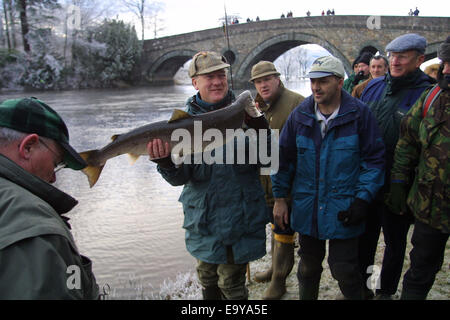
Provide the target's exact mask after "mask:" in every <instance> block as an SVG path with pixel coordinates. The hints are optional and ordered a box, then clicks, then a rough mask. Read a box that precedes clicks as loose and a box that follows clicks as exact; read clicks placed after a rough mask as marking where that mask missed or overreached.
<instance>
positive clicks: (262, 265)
mask: <svg viewBox="0 0 450 320" xmlns="http://www.w3.org/2000/svg"><path fill="white" fill-rule="evenodd" d="M411 235H412V228H411V230H410V232H409V234H408V246H407V251H406V252H407V254H406V256H405V263H404V266H403V271H402V276H401V280H400V283H399V288H398V290H397V293H396V294H395V296H394V299H395V300H397V299H399V298H400V294H401V288H402V279H403V275H404V273H405V272H406V270H408V268H409V264H410V261H409V252H410V251H411V249H412V246H411ZM384 249H385V245H384V240H383V235H382V234H381V236H380V239H379V242H378V249H377V253H376V257H375V265H376V266H379V267H380V268H381V262H382V258H383V253H384ZM297 250H298V247H297V248H296V251H297ZM267 252H270V240H269V239H268V241H267ZM298 261H299V258H298V255H297V254H295V264H294V268H293V270H292V272H291V273H290V275H289V277H288V278H287V280H286V289H287V292H286V294H285V295H284V296H283V298H282V300H298V280H297V275H296V272H297V267H298ZM326 261H327V257H325V259H324V263H323V266H324V271H323V273H322V279H321V282H320V290H319V300H335V299H336V298H337V297H339V296H340V290H339V287H338V285H337V282H336V280H334V279H333V277H332V276H331V273H330V269H329V267H328V265H327V262H326ZM270 264H271V256H270V254H267V255H266V256H264V257H263V258H261V259H259V260H257V261H254V262H252V263H251V264H250V273H251V281H250V282H249V283H247V287H248V291H249V300H261V299H262V296H263V294H264V291H265V290H266V289H267V287H268V285H269V284H268V283H257V282H255V281H254V280H253V277H254V275H255V273H256V272H258V271H264V270H266V269H267V268H269V266H270ZM148 298H149V299H163V300H199V299H201V288H200V285H199V283H198V281H197V277H196V275H195V274H193V273H188V274H179V275H177V277H176V279H175V280H166V281H165V282H164V284H163V285H162V286H161V290H160V292H159V294H157V295H153V296H152V297H148ZM449 299H450V244H449V243H447V246H446V250H445V258H444V263H443V265H442V268H441V271H439V272H438V274H437V276H436V280H435V282H434V285H433V288H432V289H431V291H430V293H429V294H428V300H449Z"/></svg>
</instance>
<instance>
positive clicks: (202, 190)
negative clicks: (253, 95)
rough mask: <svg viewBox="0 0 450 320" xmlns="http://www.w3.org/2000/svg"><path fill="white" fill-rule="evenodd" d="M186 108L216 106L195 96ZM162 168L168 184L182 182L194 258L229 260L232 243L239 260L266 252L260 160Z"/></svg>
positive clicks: (197, 110)
mask: <svg viewBox="0 0 450 320" xmlns="http://www.w3.org/2000/svg"><path fill="white" fill-rule="evenodd" d="M196 97H198V96H196ZM197 100H198V99H197ZM186 110H187V112H188V113H190V114H199V113H203V112H208V111H211V110H212V109H211V110H209V109H208V107H207V106H204V105H201V104H200V103H197V101H196V99H195V98H194V97H191V98H189V99H188V101H187V109H186ZM268 141H270V135H268ZM222 149H223V150H222V151H224V150H226V148H222ZM220 150H221V149H220V148H218V149H215V151H216V152H219V151H220ZM224 159H226V157H225V156H224ZM158 171H159V172H160V173H161V174H162V176H163V178H164V179H165V180H166V181H168V182H169V183H170V184H172V185H174V186H179V185H184V188H183V191H182V193H181V196H180V198H179V201H180V202H181V203H182V204H183V210H184V223H183V228H184V229H185V230H186V237H185V239H186V248H187V250H188V251H189V252H190V254H192V255H193V256H194V257H195V258H197V259H199V260H201V261H204V262H208V263H214V264H225V263H228V261H227V246H231V248H232V251H233V257H234V262H235V263H236V264H243V263H247V262H249V261H252V260H256V259H259V258H261V257H263V256H264V255H265V254H266V232H265V226H266V224H267V223H268V222H269V215H268V212H267V206H266V202H265V199H264V191H263V188H262V186H261V183H260V181H259V165H256V164H240V165H237V164H212V165H207V164H189V165H188V164H183V165H181V166H180V167H179V168H175V167H174V168H171V169H170V168H169V169H164V168H161V167H160V166H158Z"/></svg>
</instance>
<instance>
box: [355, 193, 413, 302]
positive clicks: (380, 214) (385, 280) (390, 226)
mask: <svg viewBox="0 0 450 320" xmlns="http://www.w3.org/2000/svg"><path fill="white" fill-rule="evenodd" d="M413 221H414V219H413V218H412V216H400V215H397V214H395V213H393V212H391V211H390V210H389V209H388V208H387V207H386V205H385V204H384V202H382V201H380V200H375V201H374V202H372V203H371V204H370V207H369V212H368V219H367V221H366V231H365V232H364V233H363V234H362V235H361V236H360V237H359V254H358V255H359V258H358V260H359V268H360V272H361V275H362V277H363V281H364V284H366V283H367V279H368V278H369V277H370V276H371V272H372V271H373V270H375V269H374V268H373V267H372V266H373V265H374V259H375V253H376V250H377V245H378V239H379V236H380V231H381V228H383V236H384V242H385V244H386V247H385V250H384V256H383V262H382V266H381V274H380V282H379V287H378V288H376V293H377V294H382V295H393V294H395V293H396V292H397V288H398V283H399V282H400V277H401V274H402V269H403V262H404V260H405V251H406V244H407V235H408V231H409V228H410V226H411V223H412V222H413ZM371 267H372V268H371ZM366 288H367V287H366ZM368 289H372V288H368Z"/></svg>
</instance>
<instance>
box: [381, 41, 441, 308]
mask: <svg viewBox="0 0 450 320" xmlns="http://www.w3.org/2000/svg"><path fill="white" fill-rule="evenodd" d="M438 58H439V59H440V60H441V64H440V68H439V71H438V79H439V83H438V84H437V85H435V86H434V87H432V88H430V89H429V90H426V91H424V92H423V94H422V96H421V97H420V98H419V99H418V100H417V102H416V103H415V104H414V106H413V107H412V108H411V110H410V111H409V112H408V113H407V114H406V116H405V117H404V118H403V120H402V123H401V127H400V138H399V140H398V143H397V147H396V149H395V157H394V165H393V168H392V173H391V175H392V177H391V178H392V180H391V188H390V191H391V192H390V197H389V198H388V204H389V205H390V207H391V210H392V212H393V213H396V214H402V213H403V212H405V211H406V210H407V208H409V209H410V210H411V211H412V213H413V214H414V217H415V223H414V232H413V235H412V238H411V243H412V245H413V249H412V250H411V252H410V258H411V259H410V260H411V265H410V268H409V269H408V271H406V273H405V275H404V277H403V290H402V295H401V299H408V300H422V299H426V297H427V295H428V292H429V291H430V289H431V287H432V286H433V283H434V280H435V277H436V274H437V272H438V271H439V270H440V269H441V267H442V264H443V262H444V256H445V246H446V243H447V241H448V237H449V234H450V223H449V216H450V199H449V197H448V192H449V190H450V179H449V176H450V162H449V161H448V158H449V150H450V86H449V83H450V36H449V37H448V38H447V40H446V41H445V42H444V43H442V44H441V45H440V47H439V50H438ZM410 185H412V186H411V188H410V189H408V186H410Z"/></svg>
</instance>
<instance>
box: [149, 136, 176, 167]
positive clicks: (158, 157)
mask: <svg viewBox="0 0 450 320" xmlns="http://www.w3.org/2000/svg"><path fill="white" fill-rule="evenodd" d="M147 152H148V155H149V156H150V160H151V161H153V162H155V163H157V164H158V165H159V166H160V167H162V168H171V167H174V164H173V162H172V159H171V157H170V146H169V143H168V142H163V141H162V140H161V139H153V140H151V141H150V142H149V143H148V144H147Z"/></svg>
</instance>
